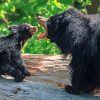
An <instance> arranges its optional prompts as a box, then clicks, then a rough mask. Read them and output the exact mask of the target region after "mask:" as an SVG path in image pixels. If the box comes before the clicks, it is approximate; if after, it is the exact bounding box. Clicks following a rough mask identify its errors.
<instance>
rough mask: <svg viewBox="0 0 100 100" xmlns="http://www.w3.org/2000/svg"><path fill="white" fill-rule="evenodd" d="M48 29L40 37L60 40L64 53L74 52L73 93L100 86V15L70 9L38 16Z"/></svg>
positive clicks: (59, 46)
mask: <svg viewBox="0 0 100 100" xmlns="http://www.w3.org/2000/svg"><path fill="white" fill-rule="evenodd" d="M37 21H38V23H39V24H40V25H42V26H43V27H44V28H45V29H46V32H45V33H41V34H40V35H39V37H38V39H40V38H45V37H47V38H49V39H50V40H51V42H54V43H56V45H57V46H58V48H59V49H60V50H61V53H62V54H63V55H64V56H67V55H68V54H71V56H72V59H71V62H70V65H69V66H70V69H71V86H70V85H66V91H67V92H69V93H71V94H80V93H87V94H88V93H91V92H92V91H93V90H94V89H95V88H99V87H100V15H98V14H97V15H87V14H83V13H81V12H80V11H78V10H76V9H74V8H70V9H68V10H66V11H64V12H63V13H61V14H57V15H54V16H51V17H49V18H43V17H41V16H38V17H37Z"/></svg>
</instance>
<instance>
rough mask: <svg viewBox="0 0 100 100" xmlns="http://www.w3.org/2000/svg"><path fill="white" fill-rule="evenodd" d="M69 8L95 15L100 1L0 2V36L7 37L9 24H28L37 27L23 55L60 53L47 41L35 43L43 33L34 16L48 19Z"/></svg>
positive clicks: (27, 0) (6, 0)
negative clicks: (72, 7)
mask: <svg viewBox="0 0 100 100" xmlns="http://www.w3.org/2000/svg"><path fill="white" fill-rule="evenodd" d="M71 6H74V7H75V8H77V9H79V10H81V11H82V12H85V13H89V14H90V13H97V12H98V11H99V9H100V0H0V36H4V35H8V34H9V32H8V30H7V27H8V26H9V25H11V24H21V23H30V24H32V25H34V26H35V25H36V26H38V27H39V31H38V33H37V34H36V35H35V36H34V38H32V39H30V40H28V42H27V43H26V45H25V46H24V48H23V49H22V52H23V53H33V54H58V53H59V52H60V51H59V50H58V48H57V47H56V45H55V44H53V43H50V41H49V40H47V41H45V40H39V41H37V39H36V38H37V35H38V34H39V33H40V32H43V31H45V30H44V29H43V28H42V27H40V25H38V24H37V22H36V19H35V18H34V15H42V16H44V17H49V16H52V15H54V14H58V13H60V12H62V11H64V10H66V9H68V8H70V7H71Z"/></svg>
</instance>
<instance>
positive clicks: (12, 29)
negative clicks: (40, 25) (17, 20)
mask: <svg viewBox="0 0 100 100" xmlns="http://www.w3.org/2000/svg"><path fill="white" fill-rule="evenodd" d="M18 28H19V25H10V26H8V30H10V31H11V32H12V33H16V32H18Z"/></svg>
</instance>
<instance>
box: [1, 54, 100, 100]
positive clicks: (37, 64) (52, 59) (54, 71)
mask: <svg viewBox="0 0 100 100" xmlns="http://www.w3.org/2000/svg"><path fill="white" fill-rule="evenodd" d="M23 58H24V60H25V63H26V65H27V68H28V70H29V71H30V72H31V74H32V75H31V76H30V77H27V78H26V79H25V80H24V81H23V82H19V83H17V82H14V81H13V79H12V78H11V77H8V76H4V78H0V100H100V97H99V95H98V94H95V96H92V95H85V94H82V95H71V94H68V93H66V92H65V90H64V85H65V84H70V76H69V70H68V64H69V62H70V57H68V58H67V59H66V60H63V61H62V58H61V56H59V55H57V56H51V55H29V54H26V55H23ZM5 78H6V79H5ZM97 95H98V96H97Z"/></svg>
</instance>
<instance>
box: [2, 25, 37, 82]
mask: <svg viewBox="0 0 100 100" xmlns="http://www.w3.org/2000/svg"><path fill="white" fill-rule="evenodd" d="M9 30H10V31H11V34H9V35H8V36H5V37H0V75H5V74H7V75H11V76H12V77H14V79H15V81H17V82H20V81H22V80H23V79H24V78H25V76H29V75H30V73H29V72H28V71H27V70H26V67H25V64H24V62H23V60H22V58H21V48H22V47H23V45H24V44H25V42H26V41H27V40H28V39H29V38H31V37H32V36H33V35H34V33H36V32H37V27H36V26H32V25H29V24H21V25H11V26H9Z"/></svg>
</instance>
